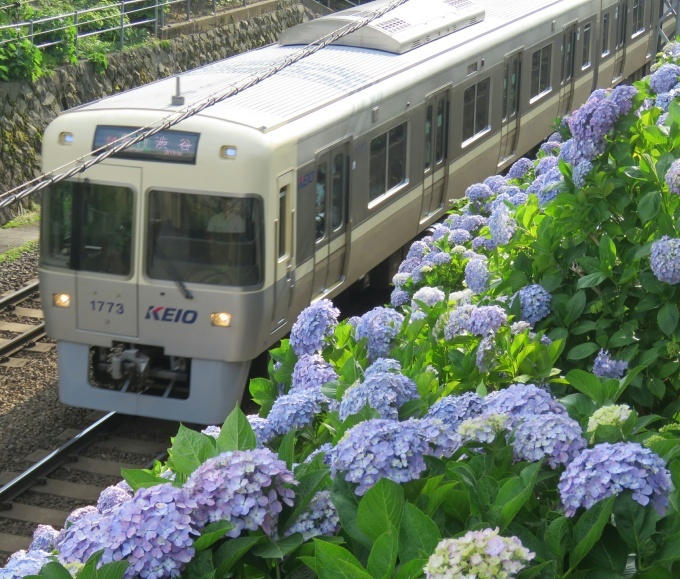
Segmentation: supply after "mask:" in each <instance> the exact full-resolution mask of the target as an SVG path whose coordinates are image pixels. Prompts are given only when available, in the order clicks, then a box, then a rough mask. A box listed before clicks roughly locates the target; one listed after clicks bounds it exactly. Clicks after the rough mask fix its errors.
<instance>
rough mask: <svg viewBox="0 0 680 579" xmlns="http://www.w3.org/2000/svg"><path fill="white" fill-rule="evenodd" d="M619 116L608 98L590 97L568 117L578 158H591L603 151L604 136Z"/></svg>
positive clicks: (614, 105) (617, 108)
mask: <svg viewBox="0 0 680 579" xmlns="http://www.w3.org/2000/svg"><path fill="white" fill-rule="evenodd" d="M618 117H619V107H618V105H617V104H616V103H615V102H614V101H613V100H611V99H609V98H597V97H595V98H594V97H593V95H591V96H590V98H589V99H588V100H587V101H586V102H585V104H583V105H582V106H581V107H580V108H579V109H577V110H576V111H574V113H573V114H572V115H571V118H570V119H569V129H570V130H571V134H572V135H573V138H574V141H575V144H576V151H574V153H576V154H577V155H578V158H579V160H581V159H592V158H594V157H595V156H597V155H599V154H600V153H602V152H603V151H604V147H605V140H604V139H605V137H606V136H607V135H608V134H609V133H610V132H611V131H612V129H613V128H614V124H615V123H616V121H617V120H618Z"/></svg>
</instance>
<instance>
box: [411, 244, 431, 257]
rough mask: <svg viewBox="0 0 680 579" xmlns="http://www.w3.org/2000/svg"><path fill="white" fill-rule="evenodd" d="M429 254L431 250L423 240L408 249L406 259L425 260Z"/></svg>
mask: <svg viewBox="0 0 680 579" xmlns="http://www.w3.org/2000/svg"><path fill="white" fill-rule="evenodd" d="M427 253H430V248H429V247H428V246H427V243H425V242H424V241H422V240H419V241H414V242H413V243H412V244H411V247H409V249H408V253H407V254H406V259H423V257H425V255H426V254H427Z"/></svg>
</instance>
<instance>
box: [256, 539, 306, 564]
mask: <svg viewBox="0 0 680 579" xmlns="http://www.w3.org/2000/svg"><path fill="white" fill-rule="evenodd" d="M302 542H303V537H302V533H293V534H292V535H288V536H287V537H284V538H283V539H281V540H280V541H276V542H275V543H269V544H265V545H259V546H258V547H255V548H254V549H253V555H257V556H258V557H262V558H264V559H283V558H284V557H285V556H286V555H287V554H288V553H290V552H292V551H294V550H295V549H297V548H298V547H299V546H300V545H302Z"/></svg>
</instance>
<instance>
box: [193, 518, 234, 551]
mask: <svg viewBox="0 0 680 579" xmlns="http://www.w3.org/2000/svg"><path fill="white" fill-rule="evenodd" d="M233 528H234V525H232V524H231V523H230V522H229V521H215V522H214V523H210V524H208V525H206V526H205V527H204V528H203V530H202V531H201V536H200V537H199V538H198V539H196V540H195V541H194V549H196V551H205V550H206V549H208V548H209V547H211V546H212V545H214V544H215V543H217V541H219V540H220V539H221V538H223V537H224V536H225V535H226V534H227V531H230V530H231V529H233Z"/></svg>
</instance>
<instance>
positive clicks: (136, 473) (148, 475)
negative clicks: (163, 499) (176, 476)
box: [120, 468, 168, 491]
mask: <svg viewBox="0 0 680 579" xmlns="http://www.w3.org/2000/svg"><path fill="white" fill-rule="evenodd" d="M120 474H121V475H122V477H123V478H124V479H125V481H126V482H127V483H128V484H129V485H130V486H131V487H132V490H133V491H136V490H137V489H141V488H148V487H152V486H155V485H158V484H163V483H166V482H168V479H165V478H163V477H160V476H157V475H155V474H154V473H153V472H152V471H150V470H146V469H138V468H121V469H120Z"/></svg>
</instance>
